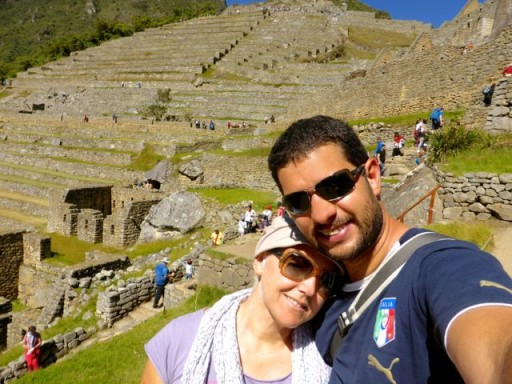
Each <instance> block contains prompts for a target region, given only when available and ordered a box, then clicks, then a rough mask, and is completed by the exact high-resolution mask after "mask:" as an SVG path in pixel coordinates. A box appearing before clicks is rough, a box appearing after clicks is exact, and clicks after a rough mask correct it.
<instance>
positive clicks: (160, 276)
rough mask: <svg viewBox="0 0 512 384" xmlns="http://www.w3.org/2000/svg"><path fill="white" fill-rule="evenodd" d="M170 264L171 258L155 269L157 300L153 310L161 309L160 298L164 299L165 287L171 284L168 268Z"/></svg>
mask: <svg viewBox="0 0 512 384" xmlns="http://www.w3.org/2000/svg"><path fill="white" fill-rule="evenodd" d="M167 264H169V258H168V257H164V258H163V259H162V261H161V262H160V263H158V264H157V265H156V267H155V287H156V291H155V299H154V301H153V308H159V307H161V306H162V305H163V304H162V305H160V304H159V302H160V298H163V297H164V294H165V286H166V285H167V283H168V282H169V268H168V267H167Z"/></svg>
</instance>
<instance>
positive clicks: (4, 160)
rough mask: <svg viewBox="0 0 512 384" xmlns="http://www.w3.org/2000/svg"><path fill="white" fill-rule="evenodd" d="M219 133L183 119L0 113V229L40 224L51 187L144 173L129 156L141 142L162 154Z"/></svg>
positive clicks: (125, 181) (117, 182)
mask: <svg viewBox="0 0 512 384" xmlns="http://www.w3.org/2000/svg"><path fill="white" fill-rule="evenodd" d="M221 135H223V134H222V133H220V132H215V131H208V132H204V131H203V130H199V131H197V130H195V129H191V128H190V127H189V126H188V124H183V123H159V124H154V125H150V124H149V122H148V123H147V124H134V123H128V122H119V123H117V124H114V123H113V122H112V121H111V119H110V118H108V119H106V118H105V119H96V120H90V121H89V122H88V123H85V122H74V121H72V120H71V119H65V120H64V121H60V119H57V118H55V117H52V116H49V117H43V116H34V115H19V116H18V115H14V118H13V116H12V115H3V116H2V117H1V118H0V138H1V140H0V180H1V186H0V222H1V223H2V224H1V225H0V231H2V232H3V231H7V230H22V229H34V228H44V227H45V225H46V222H47V218H48V208H49V197H50V194H51V191H52V189H55V188H56V189H66V188H74V187H85V186H91V185H112V186H131V185H133V184H134V182H136V181H141V180H143V178H144V172H143V171H135V170H132V169H133V167H132V166H131V163H132V160H133V159H134V158H135V157H136V156H137V155H138V154H140V153H141V151H142V150H143V149H144V147H145V146H147V145H150V146H151V148H152V149H153V150H154V151H155V152H156V153H157V154H158V155H161V156H162V157H172V156H173V155H175V154H176V152H179V151H180V150H181V149H180V148H183V147H188V146H190V147H191V148H193V149H197V148H198V147H200V145H201V143H202V142H203V143H207V144H208V143H210V142H211V141H212V140H216V138H218V137H219V136H221Z"/></svg>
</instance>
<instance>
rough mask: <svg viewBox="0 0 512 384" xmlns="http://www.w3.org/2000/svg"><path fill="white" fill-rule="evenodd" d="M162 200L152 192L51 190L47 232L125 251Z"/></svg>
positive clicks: (106, 188)
mask: <svg viewBox="0 0 512 384" xmlns="http://www.w3.org/2000/svg"><path fill="white" fill-rule="evenodd" d="M163 197H164V194H162V193H160V192H158V191H156V190H147V189H142V188H127V187H113V186H91V187H83V188H73V189H67V190H64V191H62V190H54V191H52V193H51V196H50V204H51V209H50V210H49V211H48V212H49V214H48V231H49V232H55V233H59V234H61V235H64V236H76V237H77V238H78V239H80V240H84V241H87V242H88V243H104V244H105V245H109V246H112V247H116V248H126V247H129V246H131V245H133V244H135V243H136V242H137V240H138V238H139V233H140V224H141V223H142V221H143V220H144V218H145V217H146V215H147V214H148V212H149V209H150V208H151V206H153V205H154V204H157V203H158V202H159V201H161V200H162V198H163Z"/></svg>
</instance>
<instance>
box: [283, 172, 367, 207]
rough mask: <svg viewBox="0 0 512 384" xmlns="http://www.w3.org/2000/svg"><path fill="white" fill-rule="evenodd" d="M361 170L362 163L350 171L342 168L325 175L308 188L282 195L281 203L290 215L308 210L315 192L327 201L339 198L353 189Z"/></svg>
mask: <svg viewBox="0 0 512 384" xmlns="http://www.w3.org/2000/svg"><path fill="white" fill-rule="evenodd" d="M363 171H364V164H361V165H360V166H359V167H357V168H356V169H353V170H352V171H350V170H348V169H342V170H341V171H338V172H335V173H333V174H332V175H331V176H327V177H326V178H325V179H323V180H321V181H320V182H319V183H318V184H317V185H315V186H314V187H313V188H311V189H309V190H304V191H298V192H293V193H290V194H289V195H285V196H284V197H283V205H284V206H285V208H286V210H287V211H288V212H289V213H290V214H291V215H292V216H299V215H303V214H305V213H307V212H309V210H310V209H311V196H312V195H313V194H315V193H316V194H317V195H318V196H320V197H321V198H322V199H324V200H327V201H334V200H339V199H341V198H343V197H345V196H347V195H348V194H349V193H350V192H352V191H353V190H354V188H355V186H356V181H357V177H358V176H359V175H360V174H361V173H362V172H363Z"/></svg>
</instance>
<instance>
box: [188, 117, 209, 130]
mask: <svg viewBox="0 0 512 384" xmlns="http://www.w3.org/2000/svg"><path fill="white" fill-rule="evenodd" d="M190 126H191V127H192V121H191V122H190ZM194 128H196V129H201V128H202V129H209V130H210V131H214V130H215V122H214V121H213V120H210V122H209V123H206V121H205V120H202V121H199V120H197V119H196V120H194Z"/></svg>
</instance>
